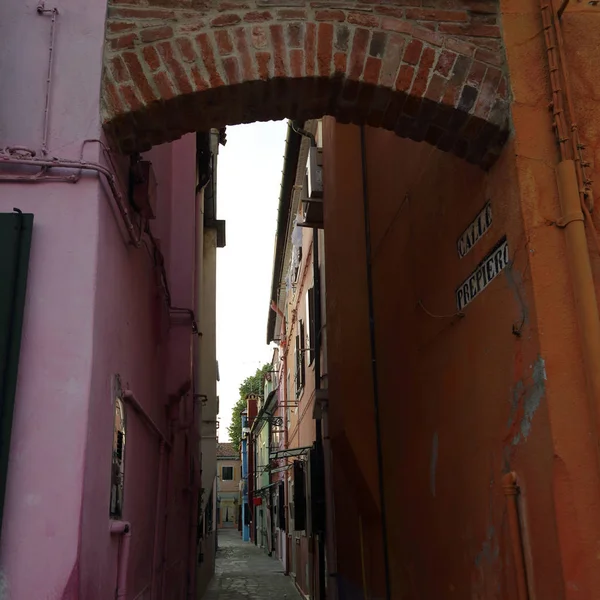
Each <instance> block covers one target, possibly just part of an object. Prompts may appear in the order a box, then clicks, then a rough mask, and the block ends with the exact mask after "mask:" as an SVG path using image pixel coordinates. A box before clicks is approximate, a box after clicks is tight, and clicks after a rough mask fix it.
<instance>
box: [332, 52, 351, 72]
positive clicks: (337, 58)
mask: <svg viewBox="0 0 600 600" xmlns="http://www.w3.org/2000/svg"><path fill="white" fill-rule="evenodd" d="M347 60H348V55H347V54H346V53H345V52H336V53H335V54H334V55H333V70H334V71H335V73H336V74H344V75H345V74H346V62H347Z"/></svg>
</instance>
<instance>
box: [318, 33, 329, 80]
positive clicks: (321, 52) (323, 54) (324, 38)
mask: <svg viewBox="0 0 600 600" xmlns="http://www.w3.org/2000/svg"><path fill="white" fill-rule="evenodd" d="M318 32H319V33H318V42H317V71H318V75H322V76H329V74H330V72H331V58H332V55H333V25H332V24H331V23H320V24H319V29H318Z"/></svg>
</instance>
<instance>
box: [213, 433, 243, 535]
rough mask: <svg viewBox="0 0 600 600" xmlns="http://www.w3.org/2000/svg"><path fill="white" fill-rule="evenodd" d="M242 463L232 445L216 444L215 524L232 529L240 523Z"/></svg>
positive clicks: (220, 527)
mask: <svg viewBox="0 0 600 600" xmlns="http://www.w3.org/2000/svg"><path fill="white" fill-rule="evenodd" d="M241 476H242V461H241V459H240V455H239V452H238V451H237V450H236V449H235V446H234V445H233V444H229V443H227V444H217V524H218V527H219V529H222V528H234V527H237V526H238V523H239V521H240V517H239V514H238V513H239V511H240V503H239V495H240V480H241Z"/></svg>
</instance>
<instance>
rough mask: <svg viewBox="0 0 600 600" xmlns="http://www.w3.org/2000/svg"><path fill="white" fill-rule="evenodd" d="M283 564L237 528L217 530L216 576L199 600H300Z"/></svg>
mask: <svg viewBox="0 0 600 600" xmlns="http://www.w3.org/2000/svg"><path fill="white" fill-rule="evenodd" d="M299 598H300V595H299V593H298V592H297V591H296V587H295V586H294V584H293V582H292V580H291V579H290V578H289V577H286V576H285V575H284V574H283V565H282V564H281V563H280V562H279V561H278V560H277V559H276V558H272V557H269V556H267V555H266V554H265V553H264V552H263V551H262V550H261V549H260V548H257V547H256V546H255V545H254V544H252V543H250V542H242V539H241V536H240V534H239V532H238V531H234V530H227V529H221V530H219V549H218V551H217V561H216V566H215V576H214V577H213V580H212V581H211V583H210V585H209V586H208V590H207V591H206V594H204V597H203V599H202V600H284V599H287V600H299Z"/></svg>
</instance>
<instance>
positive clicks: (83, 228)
mask: <svg viewBox="0 0 600 600" xmlns="http://www.w3.org/2000/svg"><path fill="white" fill-rule="evenodd" d="M36 6H37V2H35V1H33V0H28V1H23V0H5V1H4V2H2V3H0V73H2V82H3V84H2V87H3V91H2V98H1V100H0V147H5V146H8V145H21V146H28V147H31V148H33V149H35V150H38V151H39V148H40V145H41V139H42V123H43V112H44V93H45V88H44V85H45V80H46V68H47V60H48V40H49V34H50V18H49V17H45V16H40V15H38V14H37V13H36ZM47 6H48V7H49V8H52V7H54V6H57V7H58V9H59V15H58V19H57V27H56V41H55V55H54V69H53V87H52V91H51V106H50V122H49V149H50V154H51V155H52V156H58V157H60V158H68V159H78V158H79V153H80V148H81V144H82V142H83V140H84V139H86V138H96V137H99V136H100V135H101V131H100V127H99V122H98V119H99V91H100V90H99V82H100V75H101V66H102V44H103V33H104V19H105V14H106V4H105V3H104V2H100V3H90V2H85V3H81V2H79V1H78V0H58V1H57V3H56V4H50V3H48V5H47ZM25 48H26V49H27V51H26V52H25V51H24V49H25ZM85 157H86V158H87V159H88V160H101V156H100V152H99V147H98V144H95V143H94V144H90V145H88V146H87V147H86V152H85ZM194 157H195V143H194V137H193V136H188V137H186V138H183V139H182V140H180V141H178V142H176V143H174V144H172V145H170V146H164V147H160V148H156V149H154V150H153V151H152V153H150V158H151V160H153V161H154V162H155V167H156V172H157V178H158V182H159V218H158V220H157V221H155V222H153V223H152V229H153V231H154V232H155V234H156V235H157V236H159V237H160V238H161V242H162V248H163V250H164V253H165V257H166V265H167V271H168V276H169V280H170V284H171V290H172V294H173V301H174V303H176V304H177V305H179V306H184V307H190V308H191V307H193V301H194V298H193V279H192V277H193V272H194V264H193V260H194V254H193V248H194V222H195V219H194V215H195V183H196V181H195V162H194ZM0 186H1V187H0V211H12V209H13V207H18V208H20V209H21V210H23V211H24V212H32V213H34V215H35V218H34V233H33V242H32V249H31V260H30V272H29V281H28V293H27V304H26V308H25V323H24V330H23V342H22V347H21V357H20V371H19V382H18V389H17V398H16V407H15V415H14V424H13V437H12V445H11V457H10V465H9V475H8V484H7V497H6V505H5V513H4V525H3V530H2V537H1V545H0V598H4V597H7V598H10V599H11V600H29V599H33V598H40V599H42V598H43V599H44V600H46V599H48V600H59V599H65V600H66V599H70V600H74V599H76V598H85V600H104V599H105V598H108V597H112V595H113V594H114V590H115V583H116V569H117V561H118V544H117V541H116V540H115V539H114V538H113V539H111V536H110V534H109V508H108V505H109V491H110V466H111V439H112V407H111V376H112V375H114V374H115V373H119V374H120V376H121V378H122V381H123V385H124V386H129V387H130V388H131V389H132V390H133V391H134V392H135V394H136V396H137V398H138V400H139V401H140V403H141V404H142V405H143V406H144V407H145V408H147V410H148V412H149V413H150V414H151V415H152V417H153V418H154V419H155V421H156V422H157V423H158V424H159V425H160V426H161V427H162V428H163V431H165V432H166V431H167V419H166V415H165V411H164V409H163V407H164V402H165V399H166V394H167V393H168V392H172V391H174V388H176V387H178V386H179V385H180V383H181V381H182V379H184V378H187V377H190V376H191V365H192V356H191V340H192V338H191V335H190V326H189V322H186V323H185V325H181V326H178V327H176V328H171V330H170V332H169V329H168V323H169V321H168V315H167V311H166V307H165V305H164V301H163V299H162V296H161V295H160V294H159V292H158V288H157V285H156V278H155V274H154V272H153V267H152V261H151V257H150V256H149V254H148V252H147V251H146V249H145V248H144V247H143V246H142V248H141V249H140V250H134V249H133V248H131V247H129V246H127V245H126V244H125V243H124V238H123V236H122V234H121V230H120V228H119V225H118V220H117V219H116V218H115V211H114V207H113V205H112V204H111V200H110V199H109V197H108V195H107V194H106V193H105V190H104V186H103V184H101V183H100V182H99V180H98V179H97V178H96V177H95V176H89V177H88V176H84V177H83V179H82V180H81V181H80V182H79V183H77V184H75V185H72V184H67V183H41V184H37V185H31V184H7V183H3V182H0ZM123 191H126V190H125V189H124V190H123ZM172 199H176V200H177V202H176V203H175V204H173V203H172V202H171V200H172ZM174 207H175V208H176V210H174V211H171V209H172V208H174ZM171 240H172V241H173V244H172V247H169V246H170V241H171ZM168 364H174V365H176V366H177V368H176V369H175V368H173V369H172V370H171V371H170V372H169V371H168V369H167V365H168ZM181 409H182V414H183V413H185V415H184V418H185V417H187V418H189V417H190V416H191V401H190V399H189V397H188V399H186V400H185V404H184V405H182V407H181ZM188 434H189V432H188V433H186V432H179V433H177V436H176V439H175V443H174V445H173V451H172V455H171V459H170V464H171V469H170V481H169V490H170V491H169V497H168V502H169V504H168V514H169V521H168V530H169V539H168V540H167V545H166V550H167V551H166V554H165V555H164V556H160V560H161V561H162V562H164V564H165V565H166V567H167V568H168V573H167V578H166V582H167V585H169V586H170V587H169V590H170V595H169V598H171V597H172V598H177V599H179V598H182V597H183V593H184V588H183V585H184V582H185V574H186V569H187V566H188V552H189V544H188V540H189V536H188V532H189V530H190V525H191V523H190V508H191V506H192V504H193V502H194V497H193V495H192V493H191V492H190V491H189V490H187V489H185V488H186V487H187V486H188V484H189V460H190V456H191V455H192V454H193V452H194V450H195V448H197V444H195V442H194V439H193V437H189V439H188V440H187V443H186V436H188ZM158 457H159V444H158V441H157V439H156V438H155V437H153V436H152V435H151V434H150V433H149V430H148V429H147V428H146V427H145V426H144V425H143V424H142V422H141V421H140V420H139V418H138V416H137V415H136V414H133V413H132V411H131V410H128V430H127V443H126V484H125V485H126V488H125V507H124V515H123V518H124V519H126V520H129V521H131V524H132V548H131V559H130V569H129V577H128V587H129V590H130V593H131V597H134V596H135V595H136V594H138V593H139V592H140V591H141V590H142V589H143V588H144V587H145V586H146V585H147V584H148V583H149V581H150V572H151V558H152V552H151V551H149V550H148V549H149V548H150V549H151V548H152V547H153V542H154V517H155V500H156V490H157V483H158ZM163 502H164V500H163ZM163 534H164V523H162V524H161V531H160V536H159V542H160V547H161V548H162V538H163ZM141 597H142V598H145V597H146V596H141Z"/></svg>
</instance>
